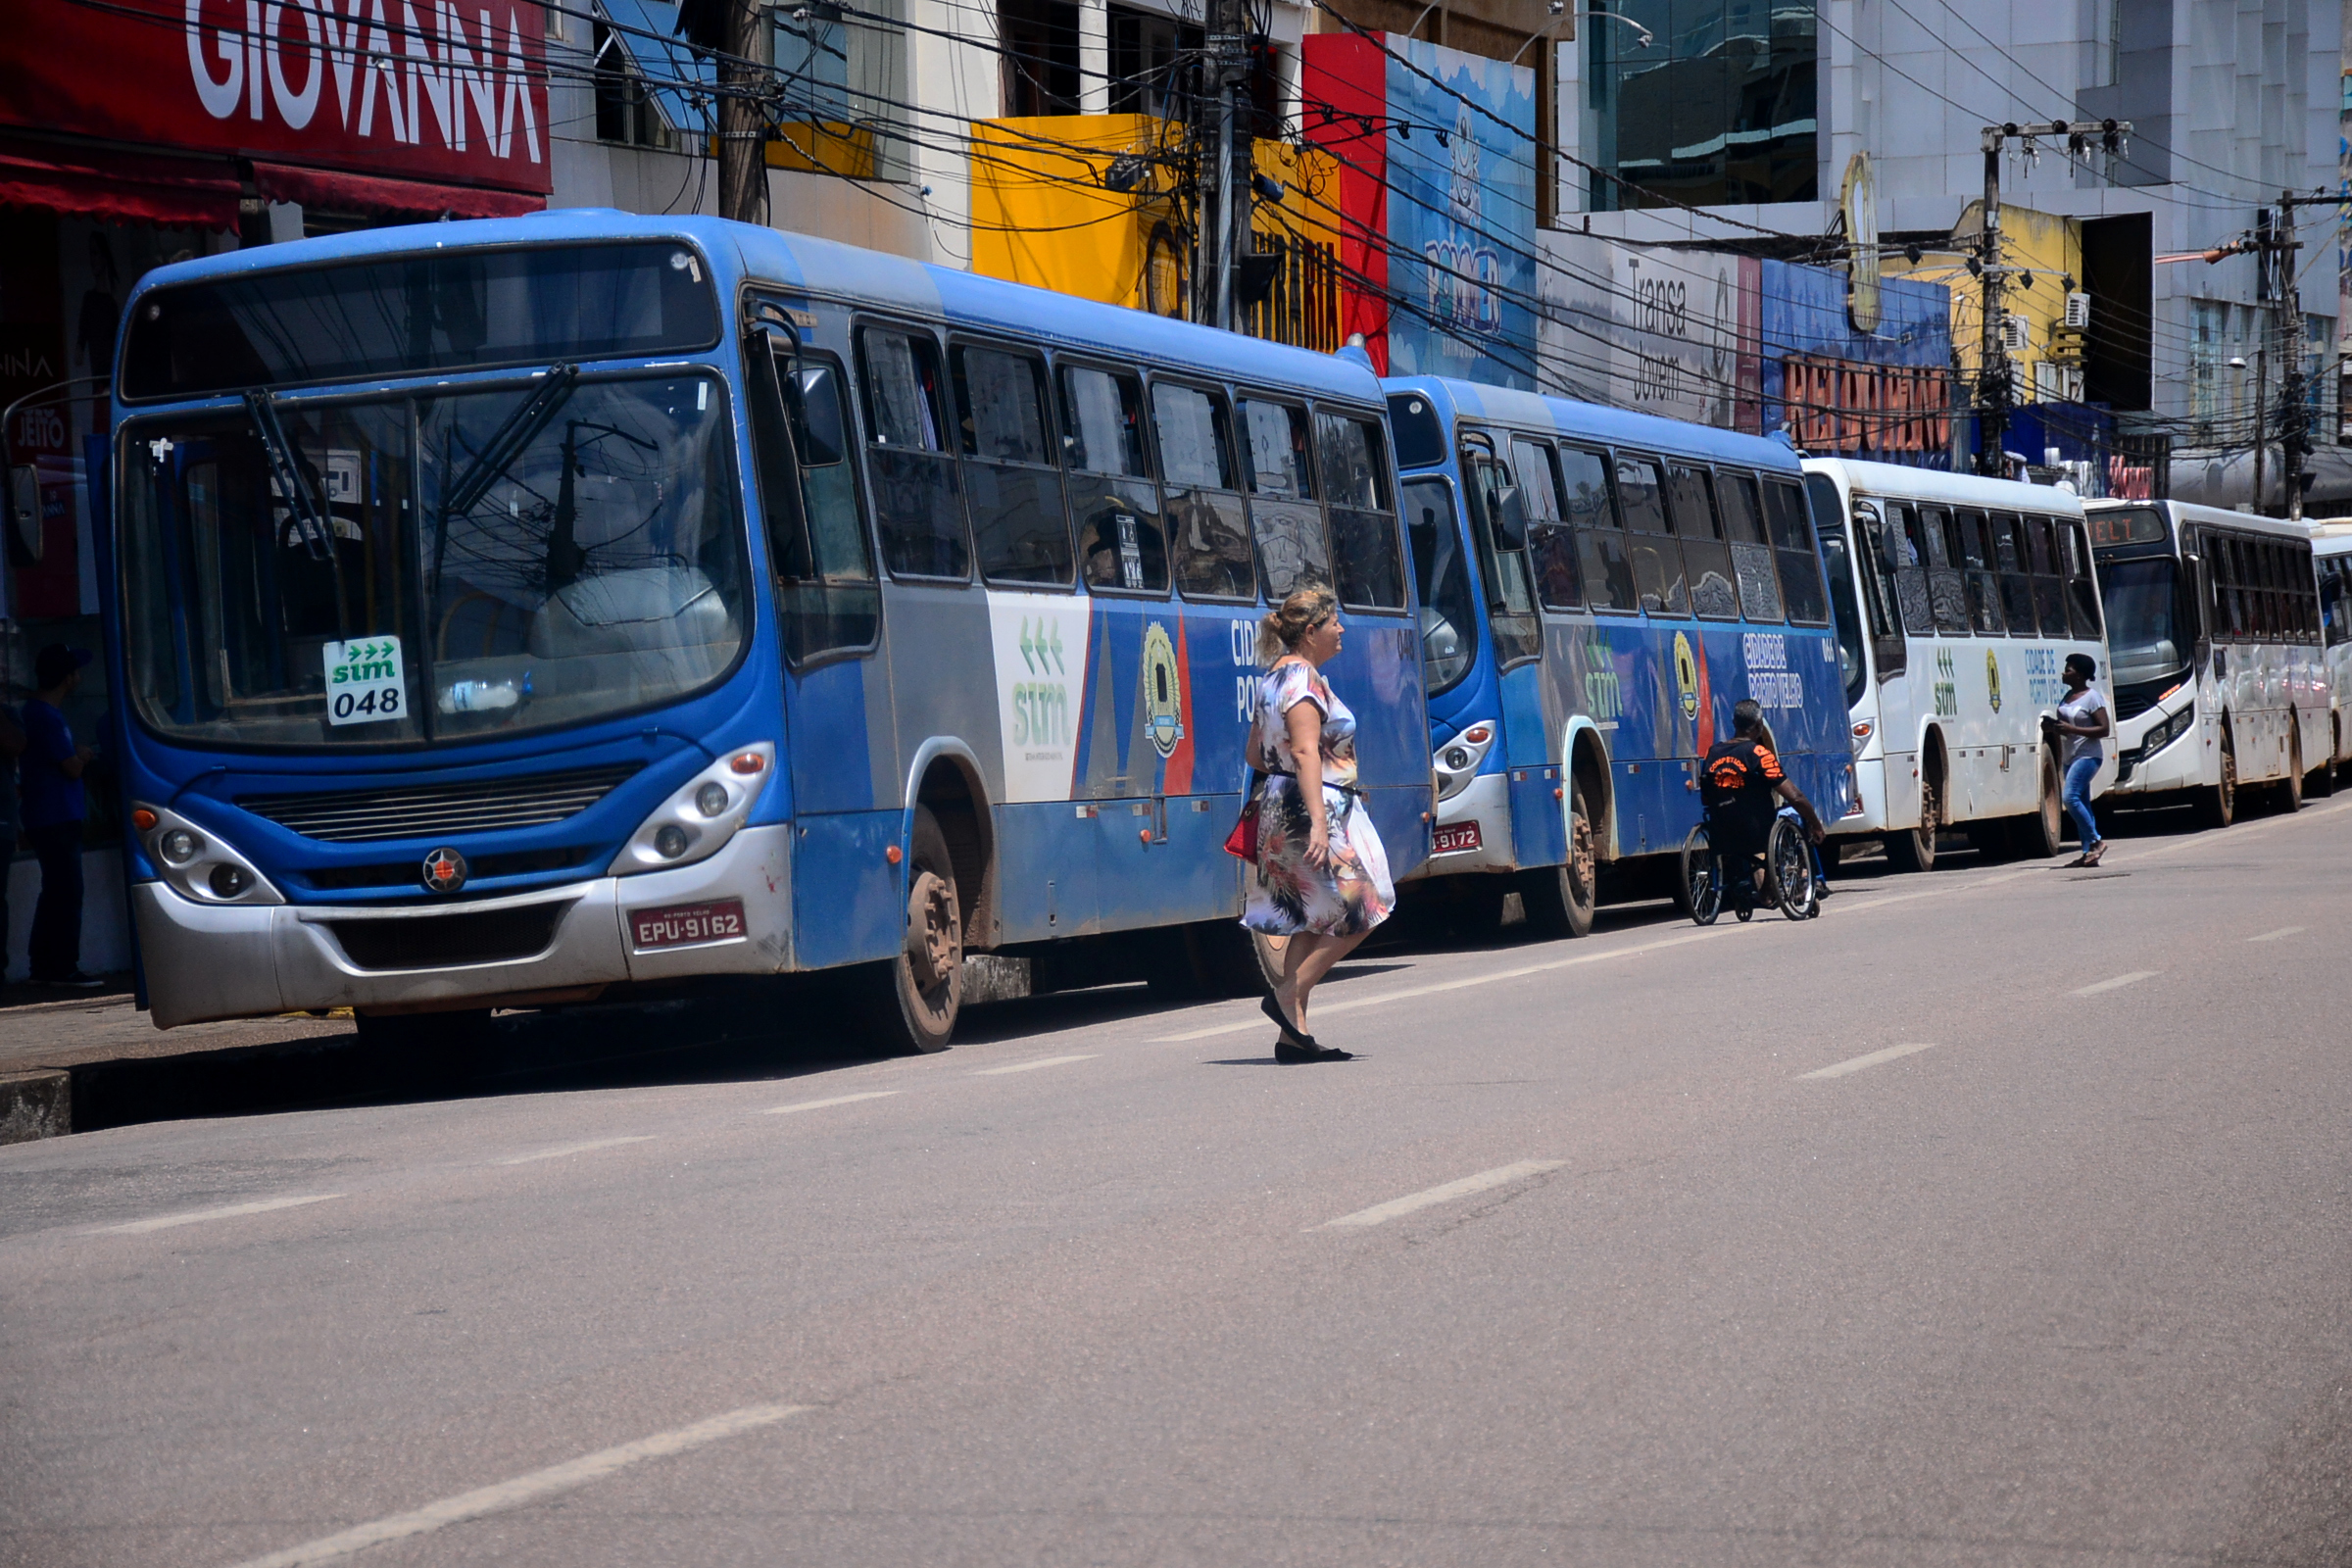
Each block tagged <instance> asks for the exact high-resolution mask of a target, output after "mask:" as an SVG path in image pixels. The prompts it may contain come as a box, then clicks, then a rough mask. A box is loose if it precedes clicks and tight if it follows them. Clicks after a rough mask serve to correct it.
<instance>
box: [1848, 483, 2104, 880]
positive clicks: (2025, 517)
mask: <svg viewBox="0 0 2352 1568" xmlns="http://www.w3.org/2000/svg"><path fill="white" fill-rule="evenodd" d="M1805 485H1806V488H1807V489H1808V490H1809V491H1810V492H1811V495H1812V502H1813V513H1814V519H1815V522H1816V524H1817V525H1818V526H1819V527H1820V529H1821V533H1822V547H1823V553H1824V554H1825V555H1827V556H1828V557H1829V558H1830V562H1831V567H1832V572H1833V581H1834V582H1835V580H1836V579H1835V574H1836V571H1837V567H1838V562H1839V560H1840V559H1842V560H1843V562H1844V563H1845V575H1846V577H1847V578H1848V579H1849V580H1848V581H1847V582H1845V583H1842V584H1838V585H1837V586H1838V592H1837V595H1836V598H1837V602H1838V619H1839V622H1840V626H1839V636H1838V644H1839V647H1840V649H1841V651H1842V652H1843V654H1844V657H1845V660H1846V693H1847V699H1848V709H1849V716H1850V717H1851V718H1852V721H1853V737H1854V784H1855V788H1854V790H1853V792H1852V794H1851V796H1850V797H1849V799H1850V800H1851V802H1852V804H1851V805H1849V806H1848V807H1847V809H1846V812H1845V814H1844V815H1843V816H1842V817H1840V818H1839V819H1838V820H1837V821H1835V822H1833V823H1831V824H1830V833H1831V836H1832V838H1833V840H1834V841H1851V840H1855V839H1864V838H1878V839H1881V840H1882V841H1884V843H1885V844H1886V847H1887V859H1888V860H1889V861H1891V862H1892V863H1893V864H1894V865H1895V867H1896V868H1898V869H1901V870H1925V869H1926V868H1928V867H1929V866H1931V865H1933V864H1934V863H1935V860H1936V834H1937V832H1938V831H1939V830H1942V829H1945V828H1953V827H1965V828H1966V829H1967V830H1968V836H1969V841H1970V842H1971V843H1972V844H1973V845H1975V846H1976V847H1977V848H1978V849H1979V850H1980V851H1983V852H1985V853H1986V854H1988V855H2040V856H2050V855H2055V854H2057V853H2058V845H2059V840H2060V838H2061V836H2062V835H2063V833H2064V823H2063V821H2062V806H2061V799H2060V790H2061V783H2060V779H2059V775H2058V760H2057V756H2056V754H2055V753H2054V752H2053V751H2052V750H2051V749H2050V748H2049V747H2047V746H2045V745H2044V744H2043V743H2042V739H2041V717H2042V715H2043V714H2045V713H2053V712H2055V711H2057V706H2058V702H2059V699H2060V697H2061V696H2062V695H2063V693H2064V690H2065V687H2064V683H2063V681H2062V680H2061V679H2060V676H2059V670H2060V668H2061V667H2062V666H2063V665H2064V664H2065V662H2066V657H2067V656H2068V655H2069V654H2078V653H2079V654H2088V655H2089V656H2090V657H2091V658H2093V659H2095V660H2097V661H2098V662H2099V674H2100V679H2101V682H2102V686H2103V683H2104V681H2105V677H2106V669H2107V643H2106V638H2105V635H2104V633H2103V630H2102V617H2101V611H2100V607H2099V586H2098V581H2097V578H2096V576H2095V574H2094V573H2093V571H2092V569H2091V562H2090V548H2089V545H2088V542H2087V541H2086V539H2085V538H2084V535H2083V531H2082V503H2081V502H2080V501H2078V500H2077V499H2076V498H2075V497H2074V496H2072V495H2071V494H2068V493H2067V492H2065V491H2062V490H2055V489H2052V488H2050V487H2049V486H2047V485H2035V484H2019V483H2015V482H2013V481H2010V480H2007V479H1984V478H1979V477H1977V476H1976V475H1974V474H1962V473H1944V472H1940V471H1937V470H1935V469H1930V468H1910V467H1901V466H1895V465H1892V464H1884V463H1849V462H1845V461H1843V460H1841V459H1818V458H1817V459H1808V460H1807V461H1806V463H1805ZM1833 534H1835V535H1836V536H1837V537H1836V538H1835V540H1833V537H1832V536H1833ZM1849 540H1850V544H1849V542H1848V541H1849ZM2114 776H2115V760H2114V752H2113V749H2112V748H2110V749H2109V753H2108V760H2107V761H2106V763H2105V764H2104V765H2103V766H2101V767H2100V769H2099V773H2098V776H2097V778H2096V779H2094V780H2093V781H2092V784H2091V795H2092V797H2093V798H2094V799H2095V798H2096V797H2097V795H2098V794H2099V792H2100V791H2101V790H2102V789H2104V788H2105V787H2106V786H2107V784H2108V783H2109V782H2110V781H2111V780H2112V779H2113V778H2114Z"/></svg>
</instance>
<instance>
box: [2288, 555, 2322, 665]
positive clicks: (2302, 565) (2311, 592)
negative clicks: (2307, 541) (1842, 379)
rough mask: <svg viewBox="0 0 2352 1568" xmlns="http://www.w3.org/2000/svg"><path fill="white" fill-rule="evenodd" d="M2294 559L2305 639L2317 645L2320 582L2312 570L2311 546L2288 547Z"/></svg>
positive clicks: (2297, 598) (2296, 591) (2296, 585)
mask: <svg viewBox="0 0 2352 1568" xmlns="http://www.w3.org/2000/svg"><path fill="white" fill-rule="evenodd" d="M2288 548H2289V550H2290V551H2291V552H2292V554H2293V557H2294V560H2293V565H2294V572H2295V577H2294V582H2295V603H2296V604H2297V605H2298V606H2300V607H2301V610H2300V613H2299V618H2300V619H2301V621H2302V625H2303V640H2304V641H2305V642H2306V643H2309V644H2312V645H2313V646H2315V647H2316V646H2317V645H2318V643H2319V641H2320V597H2319V582H2318V579H2317V577H2316V576H2315V575H2314V573H2313V571H2312V559H2311V547H2310V546H2309V545H2292V546H2289V547H2288Z"/></svg>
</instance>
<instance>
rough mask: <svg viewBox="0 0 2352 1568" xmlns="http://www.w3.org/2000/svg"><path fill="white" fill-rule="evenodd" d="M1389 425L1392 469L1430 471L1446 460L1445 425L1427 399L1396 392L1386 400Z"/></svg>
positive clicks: (1413, 394) (1412, 393)
mask: <svg viewBox="0 0 2352 1568" xmlns="http://www.w3.org/2000/svg"><path fill="white" fill-rule="evenodd" d="M1389 423H1390V425H1391V426H1392V427H1394V428H1395V430H1396V432H1397V466H1398V467H1399V468H1434V467H1436V466H1438V465H1439V464H1441V463H1444V462H1445V461H1446V422H1445V421H1444V420H1443V419H1441V418H1439V417H1438V411H1437V410H1436V409H1434V408H1432V407H1431V406H1430V402H1429V399H1428V398H1426V397H1423V396H1422V395H1421V394H1420V393H1418V392H1399V393H1397V395H1396V396H1394V397H1392V398H1390V399H1389Z"/></svg>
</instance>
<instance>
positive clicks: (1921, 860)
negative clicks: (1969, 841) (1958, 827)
mask: <svg viewBox="0 0 2352 1568" xmlns="http://www.w3.org/2000/svg"><path fill="white" fill-rule="evenodd" d="M1942 825H1943V780H1942V778H1941V777H1940V776H1939V774H1938V770H1937V768H1936V765H1935V760H1934V758H1933V755H1931V756H1930V758H1929V759H1928V760H1927V761H1926V763H1925V764H1924V765H1923V766H1922V767H1921V768H1920V770H1919V826H1917V827H1915V828H1910V829H1907V830H1903V831H1899V832H1891V833H1888V834H1887V864H1888V865H1891V866H1893V867H1894V868H1895V869H1896V870H1897V871H1933V870H1934V869H1936V831H1937V829H1939V828H1940V827H1942Z"/></svg>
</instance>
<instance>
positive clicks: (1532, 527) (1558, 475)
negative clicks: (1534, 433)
mask: <svg viewBox="0 0 2352 1568" xmlns="http://www.w3.org/2000/svg"><path fill="white" fill-rule="evenodd" d="M1511 452H1512V457H1513V460H1514V462H1515V463H1516V466H1517V471H1518V472H1520V473H1521V474H1525V473H1527V472H1528V471H1529V469H1530V468H1531V467H1534V466H1538V465H1540V466H1542V470H1543V473H1544V485H1543V490H1544V493H1543V494H1539V495H1536V497H1535V500H1534V503H1533V504H1532V505H1531V506H1530V507H1529V509H1528V510H1529V513H1530V515H1529V518H1528V524H1529V526H1528V538H1527V559H1528V564H1530V565H1531V566H1533V567H1534V568H1535V573H1536V597H1537V599H1539V600H1540V601H1542V602H1543V604H1544V608H1545V609H1547V610H1577V609H1581V608H1582V607H1583V605H1584V602H1585V579H1584V573H1583V572H1582V571H1581V570H1579V569H1578V565H1577V560H1576V534H1575V533H1574V532H1573V531H1572V530H1571V528H1570V525H1569V524H1570V516H1571V514H1572V513H1578V512H1580V511H1582V510H1584V509H1589V508H1590V507H1591V506H1592V496H1593V487H1594V486H1596V485H1597V486H1598V487H1599V495H1600V506H1601V509H1602V510H1603V511H1604V512H1605V511H1606V510H1607V508H1608V504H1609V491H1608V479H1607V477H1606V476H1605V475H1603V474H1602V472H1601V469H1600V459H1599V458H1597V457H1595V456H1593V454H1592V453H1590V452H1579V451H1577V450H1576V449H1575V448H1573V447H1570V448H1568V449H1567V450H1565V451H1563V452H1561V453H1560V454H1559V457H1558V467H1557V469H1555V468H1554V467H1553V459H1552V455H1551V453H1550V451H1549V449H1547V448H1544V447H1539V446H1537V445H1535V444H1534V443H1533V442H1529V441H1519V442H1514V443H1513V444H1512V448H1511ZM1546 507H1548V508H1549V510H1548V511H1545V510H1544V509H1545V508H1546Z"/></svg>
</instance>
